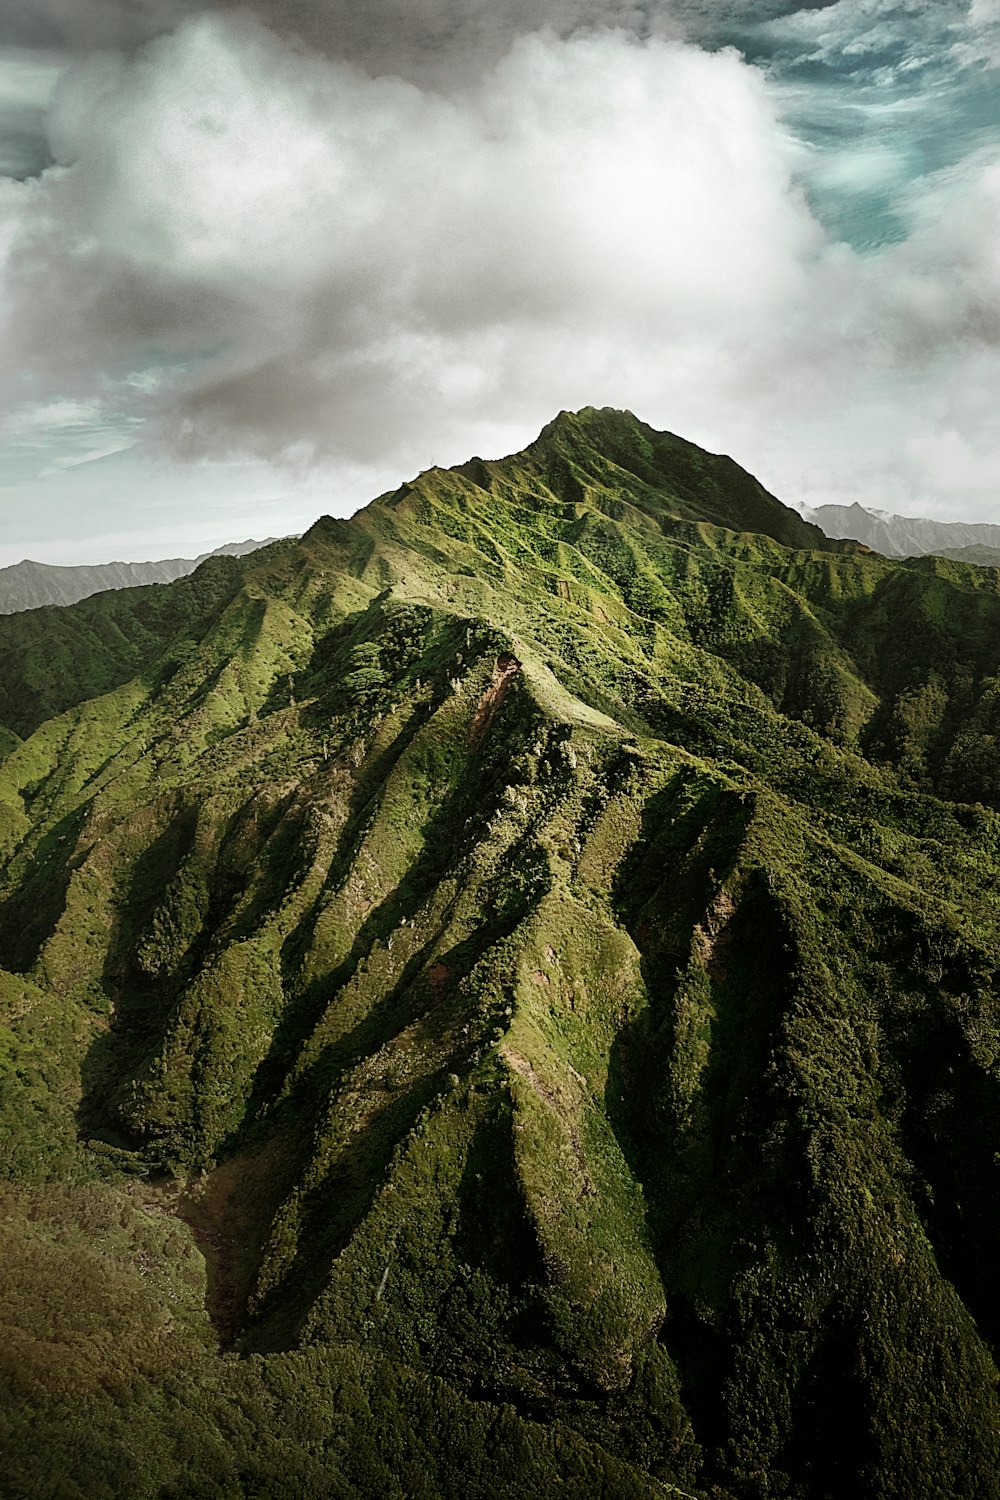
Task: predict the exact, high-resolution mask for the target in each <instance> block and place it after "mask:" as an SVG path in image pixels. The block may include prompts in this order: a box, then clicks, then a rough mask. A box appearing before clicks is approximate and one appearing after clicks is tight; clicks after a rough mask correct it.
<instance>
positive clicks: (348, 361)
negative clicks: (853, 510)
mask: <svg viewBox="0 0 1000 1500" xmlns="http://www.w3.org/2000/svg"><path fill="white" fill-rule="evenodd" d="M998 68H1000V0H941V3H939V4H936V5H934V6H927V5H924V4H921V3H915V0H835V3H832V4H815V3H814V4H809V5H806V6H801V7H800V6H798V5H795V4H788V3H782V0H770V3H767V4H756V5H753V6H751V5H749V4H745V3H738V0H717V3H712V0H676V3H674V4H659V3H655V0H647V3H636V4H629V3H625V0H544V3H542V4H535V3H531V4H529V3H528V0H500V3H494V4H489V5H488V4H486V3H485V0H475V3H466V4H463V5H457V4H455V3H454V0H372V3H369V4H367V5H365V6H364V7H363V8H358V7H351V6H349V5H348V4H347V0H252V3H251V4H250V5H249V6H248V5H236V4H232V5H229V4H215V5H210V4H207V3H201V0H146V3H144V4H142V5H141V6H138V7H136V6H135V5H132V4H129V3H127V0H13V3H10V4H8V5H7V6H6V7H5V11H4V15H3V18H2V19H0V324H2V339H3V347H4V351H5V358H4V361H3V368H2V370H0V566H2V565H5V564H8V563H11V562H16V561H18V560H19V559H20V558H22V557H24V556H25V555H30V556H34V557H37V558H39V559H40V560H43V561H52V562H57V561H58V562H84V561H103V560H107V559H110V558H111V557H120V556H121V557H128V558H146V557H157V556H167V555H178V554H184V553H191V554H193V553H195V552H200V551H205V550H207V549H208V548H209V547H211V546H214V545H217V544H218V543H219V542H221V541H225V540H229V539H233V538H236V537H242V536H247V535H251V534H256V535H274V534H280V533H289V532H293V531H301V530H302V529H304V528H305V527H306V526H308V525H309V524H310V522H311V521H312V520H313V519H314V518H315V517H316V515H318V514H319V513H320V512H321V511H324V510H332V511H335V512H340V513H346V512H348V511H350V510H351V509H353V508H354V507H355V506H357V505H358V504H360V503H363V502H364V501H366V500H367V499H369V498H371V497H372V496H373V495H375V494H377V493H379V492H380V491H381V490H384V489H386V488H388V487H389V486H391V485H393V484H395V483H397V482H398V481H399V480H400V479H401V478H404V477H407V476H409V475H410V474H412V473H414V472H416V471H417V470H420V469H423V468H426V467H428V466H429V465H430V464H431V463H435V462H436V463H442V464H448V463H455V462H460V461H461V460H463V459H465V458H467V457H469V456H470V455H471V454H472V453H474V452H480V453H483V454H485V455H488V456H491V455H498V454H501V453H504V452H509V451H512V450H514V449H517V448H519V447H521V446H523V445H524V443H525V442H527V441H528V440H530V438H531V437H533V436H534V435H535V433H537V431H538V429H539V428H540V427H541V426H542V425H543V423H544V422H545V421H547V420H548V419H549V418H550V417H551V416H552V415H553V414H554V413H555V412H556V411H558V410H559V409H561V408H564V407H567V408H575V407H579V406H582V405H586V404H595V405H604V404H607V405H613V406H618V407H628V408H630V409H632V410H634V411H635V412H637V414H638V415H639V416H641V417H642V418H643V419H644V420H645V421H647V422H650V423H652V424H653V425H654V426H657V427H662V428H667V429H670V430H673V431H675V432H678V433H681V434H683V435H684V436H685V437H688V438H690V439H692V440H693V441H695V442H698V443H701V444H702V445H704V446H705V447H708V448H711V449H713V450H716V451H726V452H729V453H731V454H732V455H733V456H734V457H735V458H736V459H737V460H738V461H739V462H740V463H741V464H743V465H744V466H745V467H747V468H748V469H750V470H751V471H752V472H754V473H755V474H757V476H758V477H759V478H760V479H761V480H762V481H763V482H764V483H765V484H766V485H767V486H768V488H770V489H771V490H772V491H774V493H776V494H777V495H779V496H780V498H782V499H783V500H785V501H786V502H787V503H793V504H794V503H806V504H810V505H819V504H822V503H824V502H827V501H829V502H835V503H850V502H851V501H853V500H859V501H861V503H863V504H865V505H870V506H875V507H879V508H882V509H885V510H892V511H898V512H900V513H903V514H909V515H916V514H926V515H934V516H937V517H939V518H941V519H948V520H959V519H961V520H981V521H988V520H994V521H998V520H1000V503H998V500H1000V416H998V411H997V401H996V389H997V375H998V352H1000V136H998V128H997V127H998V121H997V108H996V100H997V86H998Z"/></svg>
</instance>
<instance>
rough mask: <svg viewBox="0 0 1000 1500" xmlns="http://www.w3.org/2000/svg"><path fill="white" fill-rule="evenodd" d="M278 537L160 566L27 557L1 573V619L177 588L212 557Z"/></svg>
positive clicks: (266, 543) (167, 561)
mask: <svg viewBox="0 0 1000 1500" xmlns="http://www.w3.org/2000/svg"><path fill="white" fill-rule="evenodd" d="M274 540H275V538H274V537H270V538H268V539H267V540H266V541H263V542H258V541H251V540H247V541H244V542H226V543H224V544H223V545H222V546H221V547H216V548H214V549H213V550H212V551H211V552H202V553H200V554H199V556H198V557H195V558H183V557H170V558H163V559H162V560H160V561H158V562H139V563H126V562H109V563H95V564H75V565H65V566H62V565H57V564H53V563H40V562H33V561H32V559H31V558H24V559H23V561H21V562H19V563H14V564H12V565H11V566H10V567H6V568H0V614H2V615H6V614H18V613H20V612H21V611H23V610H28V609H43V608H50V607H53V606H55V607H58V608H64V607H65V606H66V605H68V604H78V603H79V602H80V601H81V600H82V599H88V598H90V596H91V595H92V594H100V593H104V592H106V591H107V590H109V589H122V588H140V587H144V586H146V585H149V584H153V583H174V582H176V580H177V579H178V578H184V577H185V576H186V575H187V574H188V573H193V572H194V570H195V568H197V567H200V566H201V564H202V563H203V562H204V561H205V560H206V559H207V558H209V557H219V556H226V557H242V556H244V555H245V554H246V553H248V552H256V551H258V550H259V549H260V548H262V547H267V546H269V545H270V544H271V542H273V541H274Z"/></svg>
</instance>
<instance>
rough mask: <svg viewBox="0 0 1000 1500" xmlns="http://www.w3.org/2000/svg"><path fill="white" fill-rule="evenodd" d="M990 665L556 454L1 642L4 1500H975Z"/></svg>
mask: <svg viewBox="0 0 1000 1500" xmlns="http://www.w3.org/2000/svg"><path fill="white" fill-rule="evenodd" d="M63 622H66V624H67V628H65V629H64V628H63ZM998 654H1000V592H998V582H997V574H996V573H995V572H994V571H993V570H983V569H974V568H970V567H966V566H963V565H961V564H960V563H957V562H948V561H944V560H941V559H923V560H921V561H919V562H916V563H910V564H906V565H899V564H893V563H890V562H889V561H887V560H886V559H885V558H882V557H878V556H874V555H869V554H865V553H864V552H862V551H861V550H860V549H858V548H857V547H856V546H853V545H852V544H849V543H839V544H838V543H831V542H828V541H827V540H826V539H825V538H824V537H823V535H822V534H821V533H820V532H819V531H817V530H816V529H815V528H813V527H811V526H809V525H807V524H806V523H804V522H803V521H802V520H801V519H800V518H799V517H798V516H796V515H795V514H794V513H792V512H791V511H789V510H786V509H785V508H784V507H783V506H781V505H780V504H779V503H778V502H777V501H776V500H775V499H773V497H771V496H769V495H768V494H767V493H766V492H765V491H764V490H763V489H762V488H761V487H760V486H759V485H758V484H757V483H756V482H755V481H753V480H752V479H750V478H749V476H747V475H746V474H744V473H743V472H742V471H741V470H740V469H739V468H737V466H736V465H735V464H733V463H732V462H731V461H730V460H728V459H719V458H715V457H712V456H711V455H709V454H706V453H703V452H701V451H700V450H699V449H697V448H694V447H692V446H691V445H690V444H687V443H684V442H682V441H680V440H679V439H677V438H674V437H670V436H668V435H664V434H659V433H655V432H653V431H651V430H650V429H649V428H647V427H645V426H644V425H643V424H642V423H640V422H638V421H636V420H635V418H633V417H631V416H629V415H628V414H623V413H619V412H611V411H592V410H587V411H584V412H581V413H579V414H577V415H568V414H565V413H564V414H563V415H562V416H560V417H559V418H558V419H557V420H556V421H555V422H553V423H552V424H551V425H550V426H549V427H547V428H546V429H545V430H544V431H543V433H542V435H541V436H540V437H539V439H538V440H537V441H536V442H535V443H533V444H532V445H531V446H530V447H529V448H528V449H527V450H526V451H525V452H524V453H523V454H519V455H517V456H516V457H513V458H510V459H505V460H503V461H500V462H484V461H482V460H479V459H474V460H472V461H471V462H470V463H467V464H465V465H463V466H462V467H461V468H459V469H456V470H452V471H449V472H443V471H441V470H431V471H430V472H428V473H425V474H423V475H421V476H420V477H419V479H417V480H415V481H414V482H413V483H412V484H407V485H404V486H402V487H401V488H400V489H399V490H398V491H396V492H395V493H393V494H390V495H386V496H383V497H382V498H381V499H380V500H378V501H376V502H375V503H374V504H372V505H371V506H369V507H368V508H367V509H366V510H364V511H362V512H360V513H359V514H358V515H356V516H355V517H353V518H352V519H351V520H349V521H338V520H331V519H324V520H321V521H319V522H318V523H317V525H316V526H315V527H314V528H313V529H312V530H311V531H310V532H309V533H308V534H307V535H306V536H305V537H303V538H302V540H301V542H298V543H281V544H278V545H277V546H275V547H272V548H270V549H268V550H267V551H266V552H264V553H262V554H258V555H257V556H255V557H253V558H251V559H247V560H243V561H235V560H231V559H215V560H213V561H212V562H210V563H208V564H206V565H205V566H204V567H203V568H201V569H199V571H198V572H197V573H195V574H194V575H193V576H192V577H191V578H189V579H185V580H182V581H181V582H180V583H178V584H176V585H173V586H172V587H170V588H169V589H157V590H137V591H132V592H127V593H121V594H115V595H108V596H105V597H104V598H103V599H100V600H91V601H88V602H87V603H86V604H83V605H80V606H77V607H76V608H74V609H73V610H70V611H65V612H62V613H61V615H60V617H59V619H58V620H54V619H53V618H52V616H46V617H40V616H23V617H12V618H11V619H9V620H7V621H3V622H0V719H3V721H4V722H5V723H6V726H7V728H6V739H5V753H4V757H3V759H2V761H0V820H2V821H0V839H2V845H3V848H4V850H5V851H6V852H5V855H4V863H3V871H4V874H3V885H2V888H0V898H2V905H0V942H2V951H0V966H2V968H3V969H4V970H5V971H6V972H5V975H4V976H3V977H0V1003H2V1004H3V1006H4V1014H5V1017H6V1021H7V1030H6V1031H5V1032H4V1033H3V1047H4V1051H3V1053H2V1067H3V1072H2V1074H0V1077H2V1079H3V1093H2V1103H0V1114H2V1118H0V1160H2V1163H3V1168H4V1171H5V1174H6V1178H7V1186H6V1187H5V1188H4V1189H3V1194H2V1196H3V1200H4V1203H3V1207H4V1212H3V1214H2V1215H0V1223H2V1224H3V1225H4V1228H3V1238H4V1246H3V1253H4V1257H5V1266H6V1267H7V1268H8V1274H7V1275H6V1277H5V1278H4V1280H5V1281H6V1284H7V1288H8V1289H9V1290H5V1292H4V1296H5V1298H6V1302H5V1306H4V1313H3V1318H4V1323H5V1325H6V1327H5V1329H4V1333H5V1337H3V1338H2V1339H0V1350H2V1354H0V1359H2V1362H3V1369H2V1374H3V1379H4V1381H5V1385H6V1388H7V1391H6V1395H5V1398H4V1400H3V1401H2V1402H0V1431H2V1432H3V1433H4V1446H5V1450H6V1455H7V1456H6V1458H5V1472H6V1484H7V1490H6V1491H5V1493H8V1494H10V1495H11V1496H20V1495H29V1494H40V1493H48V1492H50V1490H51V1477H52V1475H53V1474H57V1475H60V1476H71V1477H66V1478H65V1481H64V1483H63V1488H62V1489H61V1490H60V1493H65V1494H67V1495H70V1494H72V1495H79V1496H90V1495H98V1494H100V1495H105V1494H119V1493H129V1494H140V1493H141V1494H144V1495H145V1494H149V1495H151V1496H152V1495H164V1496H178V1497H179V1496H182V1495H183V1496H189V1495H205V1496H208V1495H212V1496H241V1495H254V1496H268V1497H271V1496H289V1497H292V1496H302V1495H306V1494H309V1495H312V1494H317V1495H319V1494H322V1495H336V1496H344V1497H348V1496H354V1495H380V1496H381V1495H387V1496H399V1497H403V1496H418V1497H436V1496H441V1495H444V1496H455V1497H456V1500H457V1497H459V1496H461V1497H463V1500H464V1497H469V1496H476V1497H493V1496H501V1495H503V1496H507V1495H511V1496H514V1495H518V1496H520V1495H548V1494H555V1493H558V1494H567V1495H572V1496H579V1497H581V1500H582V1497H587V1500H590V1497H594V1496H597V1497H599V1496H606V1497H608V1500H618V1497H623V1496H624V1497H628V1496H636V1497H639V1496H667V1495H677V1494H681V1495H689V1496H694V1495H702V1496H713V1497H716V1500H726V1497H732V1500H736V1497H739V1500H745V1497H758V1500H765V1497H778V1496H782V1497H800V1500H812V1497H816V1500H819V1497H835V1500H841V1497H842V1500H848V1497H850V1500H854V1497H856V1496H859V1495H863V1496H865V1497H868V1500H883V1497H886V1500H887V1497H893V1500H895V1497H899V1500H903V1497H907V1500H909V1497H913V1496H935V1497H941V1500H946V1497H958V1496H963V1497H966V1496H973V1495H975V1496H977V1497H984V1500H988V1497H990V1496H995V1495H997V1493H998V1481H997V1475H998V1474H1000V1453H998V1445H997V1433H998V1416H1000V1411H998V1402H997V1381H998V1374H997V1369H996V1365H995V1359H996V1356H997V1351H998V1343H1000V1292H998V1290H997V1281H996V1276H995V1266H996V1262H997V1257H998V1255H1000V1192H998V1187H1000V1182H998V1165H997V1164H998V1162H1000V1073H998V1061H1000V1006H998V1000H997V983H998V971H1000V885H998V880H997V872H998V861H1000V818H998V814H997V811H996V809H997V807H998V804H1000V766H998V761H997V735H998V734H1000V681H998V678H997V675H996V674H997V658H998ZM40 1435H41V1436H40ZM88 1476H91V1477H90V1478H88ZM137 1476H140V1477H139V1478H137ZM46 1486H49V1488H48V1489H47V1488H46Z"/></svg>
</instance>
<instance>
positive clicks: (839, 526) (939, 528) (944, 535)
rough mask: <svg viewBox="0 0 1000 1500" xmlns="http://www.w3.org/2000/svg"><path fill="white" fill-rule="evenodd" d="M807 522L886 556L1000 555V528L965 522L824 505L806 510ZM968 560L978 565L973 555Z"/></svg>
mask: <svg viewBox="0 0 1000 1500" xmlns="http://www.w3.org/2000/svg"><path fill="white" fill-rule="evenodd" d="M803 514H804V516H805V518H806V520H808V521H811V522H812V523H813V524H814V525H816V526H820V527H822V529H823V531H825V532H826V534H827V536H829V537H840V538H844V537H850V538H853V540H854V541H856V542H861V543H862V544H863V545H864V546H865V547H870V548H871V549H872V551H873V552H881V553H882V554H883V555H884V556H885V557H922V556H926V555H927V554H929V553H932V552H933V553H937V554H938V555H940V556H946V557H953V556H955V555H956V552H958V551H965V550H967V549H972V548H986V549H987V551H988V552H990V553H993V552H1000V526H993V525H988V524H985V523H984V524H979V523H972V522H965V521H931V520H929V519H927V518H926V517H922V516H894V515H890V514H889V512H888V511H882V510H868V509H866V507H865V506H863V505H858V503H857V502H856V501H855V503H854V504H853V505H820V506H818V507H817V508H816V509H815V510H810V509H809V508H806V509H805V510H804V511H803ZM966 560H967V561H970V562H975V561H977V559H976V558H974V557H972V556H971V555H970V556H968V557H967V559H966Z"/></svg>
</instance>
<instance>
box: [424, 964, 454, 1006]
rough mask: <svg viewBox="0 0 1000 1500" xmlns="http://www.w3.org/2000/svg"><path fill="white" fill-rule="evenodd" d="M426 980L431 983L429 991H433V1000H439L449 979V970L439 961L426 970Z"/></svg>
mask: <svg viewBox="0 0 1000 1500" xmlns="http://www.w3.org/2000/svg"><path fill="white" fill-rule="evenodd" d="M427 978H428V979H429V980H430V982H431V989H432V990H433V991H434V998H435V1000H439V999H440V998H441V996H442V994H443V993H444V988H445V985H446V984H447V983H448V980H449V979H450V978H451V970H450V969H449V967H448V965H447V964H443V963H441V961H440V959H439V960H438V962H437V963H436V964H432V965H431V967H430V968H429V969H428V970H427Z"/></svg>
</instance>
